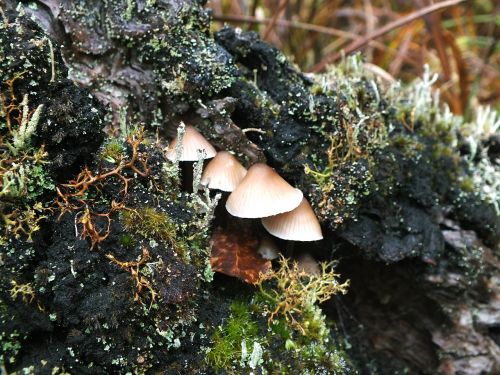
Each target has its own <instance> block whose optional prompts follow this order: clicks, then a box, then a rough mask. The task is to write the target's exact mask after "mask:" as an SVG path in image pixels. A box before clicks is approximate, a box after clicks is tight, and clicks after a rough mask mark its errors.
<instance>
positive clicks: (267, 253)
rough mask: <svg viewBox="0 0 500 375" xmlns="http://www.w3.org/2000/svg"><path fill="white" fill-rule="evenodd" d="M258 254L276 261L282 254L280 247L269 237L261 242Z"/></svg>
mask: <svg viewBox="0 0 500 375" xmlns="http://www.w3.org/2000/svg"><path fill="white" fill-rule="evenodd" d="M257 252H258V253H259V254H260V256H261V257H262V258H264V259H268V260H273V259H276V258H277V257H279V253H280V251H279V249H278V246H276V243H275V242H274V241H273V240H272V238H271V237H269V236H268V235H265V236H264V237H262V239H261V240H260V244H259V248H258V249H257Z"/></svg>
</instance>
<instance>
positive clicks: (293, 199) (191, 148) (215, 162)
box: [167, 125, 323, 241]
mask: <svg viewBox="0 0 500 375" xmlns="http://www.w3.org/2000/svg"><path fill="white" fill-rule="evenodd" d="M181 150H182V152H181ZM178 154H180V155H178ZM200 155H202V156H200ZM200 157H203V158H204V159H208V158H213V159H212V160H211V161H210V162H209V163H208V164H207V165H206V167H205V170H204V171H203V174H202V177H201V184H202V185H204V186H206V187H208V188H209V189H217V190H221V191H224V192H230V195H229V197H228V198H227V201H226V210H227V212H229V213H230V214H231V215H232V216H236V217H240V218H252V219H255V218H259V219H261V222H262V225H263V227H264V228H265V229H266V230H267V231H268V232H269V233H270V234H272V235H273V236H275V237H278V238H281V239H284V240H289V241H318V240H321V239H322V238H323V234H322V232H321V226H320V224H319V222H318V219H317V218H316V215H315V214H314V211H313V210H312V208H311V206H310V204H309V203H308V201H307V200H306V199H305V198H304V195H303V193H302V191H300V190H299V189H297V188H294V187H293V186H291V185H290V184H289V183H288V182H286V181H285V180H284V179H283V178H282V177H281V176H280V175H279V174H278V173H276V171H275V170H274V169H272V168H271V167H269V166H268V165H266V164H263V163H257V164H254V165H252V166H251V167H250V168H249V169H248V171H247V170H246V169H245V168H244V167H243V166H242V165H241V164H240V162H239V161H238V160H237V159H236V158H235V157H234V156H233V155H232V154H231V153H229V152H227V151H219V152H216V151H215V149H214V147H213V146H212V145H211V144H210V143H209V142H208V141H207V140H206V139H205V138H204V137H203V136H202V135H201V134H200V133H199V132H198V131H197V130H196V129H195V128H194V127H192V126H189V125H188V126H186V128H185V134H184V137H183V139H182V145H181V147H179V145H178V140H177V138H176V139H174V140H173V142H172V143H171V144H170V147H169V149H168V150H167V158H169V159H170V160H180V161H196V160H198V159H199V158H200Z"/></svg>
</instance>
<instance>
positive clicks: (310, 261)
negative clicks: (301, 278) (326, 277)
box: [297, 253, 321, 275]
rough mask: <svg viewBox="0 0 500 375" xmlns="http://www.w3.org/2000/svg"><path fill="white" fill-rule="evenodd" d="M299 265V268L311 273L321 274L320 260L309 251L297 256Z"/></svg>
mask: <svg viewBox="0 0 500 375" xmlns="http://www.w3.org/2000/svg"><path fill="white" fill-rule="evenodd" d="M297 266H298V268H299V270H301V271H303V272H305V273H307V274H309V275H319V274H321V268H320V266H319V264H318V262H317V261H316V259H314V258H313V257H312V256H311V254H309V253H304V254H302V255H301V256H299V257H298V258H297Z"/></svg>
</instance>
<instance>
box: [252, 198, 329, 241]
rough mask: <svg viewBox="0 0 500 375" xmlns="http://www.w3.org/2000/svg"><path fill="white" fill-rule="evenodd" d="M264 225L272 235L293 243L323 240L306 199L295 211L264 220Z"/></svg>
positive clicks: (316, 220) (317, 222) (319, 227)
mask: <svg viewBox="0 0 500 375" xmlns="http://www.w3.org/2000/svg"><path fill="white" fill-rule="evenodd" d="M261 221H262V225H263V226H264V228H266V229H267V231H268V232H269V233H271V234H272V235H274V236H276V237H278V238H282V239H284V240H291V241H318V240H321V239H322V238H323V234H322V232H321V226H320V225H319V221H318V219H317V218H316V215H315V214H314V211H313V209H312V208H311V205H310V204H309V202H307V200H306V199H305V198H303V199H302V202H300V205H299V206H298V207H297V208H295V209H294V210H293V211H290V212H285V213H282V214H279V215H275V216H270V217H264V218H262V220H261Z"/></svg>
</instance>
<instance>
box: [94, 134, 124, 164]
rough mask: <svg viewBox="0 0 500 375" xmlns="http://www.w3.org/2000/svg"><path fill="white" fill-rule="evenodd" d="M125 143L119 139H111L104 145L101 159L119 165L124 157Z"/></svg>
mask: <svg viewBox="0 0 500 375" xmlns="http://www.w3.org/2000/svg"><path fill="white" fill-rule="evenodd" d="M124 151H125V149H124V147H123V142H122V141H121V140H120V139H118V138H109V139H108V140H107V142H105V143H104V145H103V147H102V151H101V153H100V158H101V159H102V160H106V161H107V162H110V163H117V162H119V161H120V160H122V159H123V157H124Z"/></svg>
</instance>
